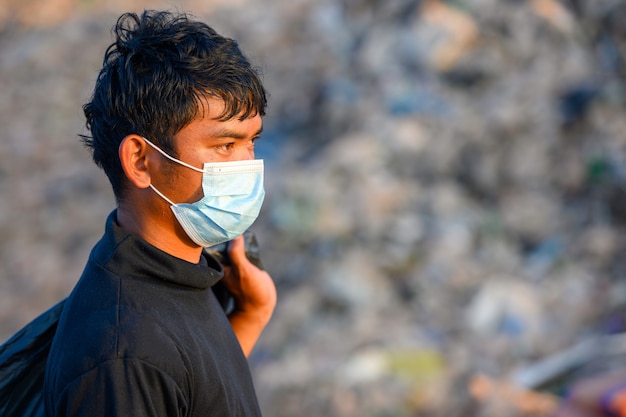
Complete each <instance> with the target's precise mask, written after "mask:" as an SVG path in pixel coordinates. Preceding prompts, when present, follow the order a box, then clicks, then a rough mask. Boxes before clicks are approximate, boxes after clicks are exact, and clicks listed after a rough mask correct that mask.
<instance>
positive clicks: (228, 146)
mask: <svg viewBox="0 0 626 417" xmlns="http://www.w3.org/2000/svg"><path fill="white" fill-rule="evenodd" d="M234 147H235V142H228V143H222V144H221V145H217V146H216V147H215V149H217V150H218V151H222V152H229V151H232V150H233V148H234Z"/></svg>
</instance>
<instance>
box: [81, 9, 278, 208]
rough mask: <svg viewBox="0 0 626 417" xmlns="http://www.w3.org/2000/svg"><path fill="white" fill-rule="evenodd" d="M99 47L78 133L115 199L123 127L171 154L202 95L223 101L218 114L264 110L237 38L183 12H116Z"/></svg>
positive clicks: (198, 110)
mask: <svg viewBox="0 0 626 417" xmlns="http://www.w3.org/2000/svg"><path fill="white" fill-rule="evenodd" d="M113 33H114V35H115V41H114V42H113V43H112V44H111V45H110V46H109V47H108V48H107V50H106V53H105V56H104V63H103V66H102V69H101V71H100V74H99V76H98V79H97V81H96V85H95V88H94V92H93V96H92V98H91V101H90V102H88V103H87V104H85V105H84V106H83V110H84V113H85V117H86V119H87V120H86V126H87V128H88V129H89V130H90V132H91V136H82V140H83V142H84V143H85V144H86V145H87V146H88V147H89V148H91V150H92V155H93V160H94V162H95V163H96V164H97V165H98V166H99V167H101V168H102V169H103V170H104V172H105V173H106V175H107V176H108V178H109V181H110V182H111V185H112V187H113V192H114V194H115V196H116V198H117V199H118V201H119V199H120V198H121V197H122V194H123V190H124V186H125V184H126V181H125V175H124V172H123V170H122V167H121V164H120V160H119V155H118V149H119V146H120V143H121V141H122V139H123V138H124V137H126V136H127V135H129V134H131V133H136V134H138V135H141V136H144V137H146V138H149V139H150V140H151V141H153V142H155V143H156V144H157V146H159V147H161V148H162V149H163V150H165V151H166V152H168V153H171V154H172V155H174V156H176V152H175V149H174V146H173V138H174V136H175V135H176V133H177V132H179V131H180V130H181V129H182V128H184V127H185V126H186V125H187V124H189V123H190V122H191V121H192V120H194V119H195V118H197V117H198V116H199V115H201V114H202V112H203V110H205V109H204V108H203V106H204V105H205V104H204V103H205V102H206V101H205V100H204V99H206V98H209V97H215V98H219V99H222V100H223V101H224V104H225V109H224V112H223V113H222V114H221V115H220V116H219V120H223V121H224V120H229V119H231V118H233V117H238V118H239V119H241V120H243V119H246V118H248V117H252V116H255V115H257V114H259V115H261V116H263V115H265V107H266V105H267V99H266V92H265V89H264V87H263V84H262V82H261V79H260V76H259V72H258V70H257V69H255V68H253V67H252V66H251V65H250V63H249V62H248V60H247V59H246V57H245V56H244V55H243V54H242V52H241V51H240V49H239V46H238V45H237V42H236V41H234V40H232V39H229V38H226V37H223V36H221V35H219V34H218V33H217V32H215V30H213V29H212V28H211V27H209V26H208V25H206V24H204V23H201V22H198V21H194V20H191V19H190V18H189V17H188V16H187V15H186V14H184V13H172V12H165V11H144V12H143V13H142V14H141V16H138V15H137V14H135V13H126V14H123V15H122V16H121V17H120V18H119V19H118V21H117V23H116V25H115V27H114V29H113Z"/></svg>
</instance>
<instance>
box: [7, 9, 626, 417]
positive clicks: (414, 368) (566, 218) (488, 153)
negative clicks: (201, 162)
mask: <svg viewBox="0 0 626 417" xmlns="http://www.w3.org/2000/svg"><path fill="white" fill-rule="evenodd" d="M28 3H29V2H25V4H28ZM64 3H67V2H64ZM75 3H77V4H82V9H81V8H80V7H79V8H78V10H79V11H78V12H77V11H75V10H76V8H74V9H72V10H74V11H73V12H71V13H70V12H68V15H67V16H66V18H65V20H63V22H64V23H63V24H60V23H59V24H52V25H49V26H47V27H41V26H37V25H34V26H36V27H35V28H31V29H29V30H26V29H25V28H26V27H27V26H28V25H27V24H26V23H24V22H21V21H20V20H19V14H15V15H14V16H17V17H14V18H13V20H11V19H9V20H6V21H5V25H4V30H2V31H0V82H2V83H3V85H8V86H9V87H8V91H9V92H8V93H7V94H5V95H3V97H2V98H1V99H0V122H1V123H2V125H3V126H4V127H5V129H3V132H2V133H1V134H2V137H3V140H2V141H1V142H0V158H2V160H3V164H2V166H0V190H2V194H3V195H5V196H7V195H8V196H11V198H10V199H2V202H1V203H0V209H1V210H0V230H1V231H2V232H3V236H6V237H7V238H6V239H5V240H3V241H2V242H0V259H1V260H2V262H3V265H6V266H7V267H6V269H5V270H4V272H3V274H2V275H0V285H1V286H2V287H1V288H2V291H0V298H2V301H0V306H1V307H0V319H1V320H2V322H4V323H10V326H9V327H7V329H6V330H5V332H9V330H10V329H16V328H17V327H19V323H20V322H25V321H27V320H26V317H28V316H29V315H34V313H33V312H34V311H43V309H44V308H45V307H47V306H49V305H51V304H52V303H53V300H55V299H59V298H61V297H62V296H63V295H64V294H65V293H66V292H67V291H68V289H69V288H71V286H72V285H73V283H74V282H75V280H76V278H77V276H78V274H79V273H80V270H81V269H82V266H83V264H84V260H85V259H86V254H87V253H88V251H89V249H90V248H91V245H92V244H93V243H94V242H95V241H96V239H97V238H98V237H99V235H100V233H101V230H102V226H103V222H104V216H106V214H107V213H108V211H110V210H111V208H112V207H113V201H112V196H111V194H110V191H109V190H108V186H107V184H106V182H105V181H106V180H105V179H104V176H103V175H102V174H101V173H99V172H98V171H97V169H96V168H95V167H92V166H91V162H90V161H89V157H88V155H87V153H86V152H85V151H84V150H83V149H81V148H80V145H79V144H78V143H77V142H78V141H77V140H76V139H74V138H75V136H76V133H78V132H79V131H80V125H81V115H80V105H81V104H82V102H83V101H84V99H85V97H87V96H88V94H89V88H90V87H91V85H92V83H93V80H94V79H95V71H96V70H97V68H98V66H99V62H100V59H101V54H102V51H103V50H104V47H105V46H106V45H107V42H109V39H108V38H107V37H106V34H107V33H108V30H109V28H110V26H111V24H112V23H113V21H114V19H115V15H117V14H119V13H118V12H121V11H124V9H119V10H111V7H112V6H109V8H108V9H106V10H105V9H104V7H105V6H103V5H101V4H100V3H103V2H97V1H96V2H90V4H89V5H87V4H83V3H82V2H79V1H77V2H75ZM139 3H141V2H139ZM184 6H185V9H187V10H190V11H192V12H194V13H195V14H196V15H200V16H203V17H206V20H207V22H209V23H210V24H213V26H215V27H216V28H217V29H218V30H219V31H221V32H223V33H225V34H227V35H229V36H232V37H234V38H236V39H238V40H239V42H240V44H241V46H242V47H243V49H244V50H245V51H246V52H247V53H248V55H249V57H250V58H251V59H252V60H253V61H254V62H256V63H257V64H259V66H260V67H261V69H262V71H263V74H264V80H265V83H266V86H267V88H268V90H269V92H270V107H269V113H268V116H267V117H266V119H265V127H264V138H263V140H262V141H260V142H259V146H258V156H259V157H262V158H264V159H265V160H266V169H267V173H266V178H267V180H266V181H267V183H266V188H267V197H266V203H265V206H264V209H263V211H262V215H261V218H260V219H259V221H257V224H255V226H254V229H255V231H256V234H257V236H258V239H259V241H260V244H261V246H262V251H263V252H262V256H263V262H264V264H265V265H266V266H267V268H268V270H269V271H270V272H271V273H272V276H273V277H274V279H275V281H276V283H277V286H278V290H279V304H278V306H277V309H276V312H275V316H274V318H273V321H272V322H271V324H270V325H269V326H268V328H267V329H266V331H265V333H264V334H263V336H262V338H261V340H260V341H259V344H258V346H257V348H256V350H255V352H254V354H253V356H252V358H251V366H252V369H253V372H254V374H255V380H256V385H257V391H258V394H259V398H260V401H261V404H262V408H263V410H264V413H265V414H266V415H268V416H277V417H282V416H285V417H287V416H294V415H298V416H300V417H306V416H319V415H327V416H342V417H344V416H346V417H349V416H400V417H401V416H415V415H420V416H451V415H458V416H470V415H472V416H503V415H507V416H515V415H549V413H550V412H551V410H553V409H554V407H556V403H557V402H558V398H559V397H558V396H559V395H560V394H562V389H563V388H564V387H566V385H567V381H565V382H562V383H561V385H560V386H559V387H557V388H555V389H552V390H534V391H532V392H528V391H527V390H526V389H528V388H535V387H524V386H519V385H517V386H516V385H515V383H516V381H515V378H514V376H515V374H516V372H518V371H519V370H520V369H524V368H526V367H528V366H529V365H531V364H534V363H536V362H537V361H540V360H541V359H544V358H546V357H550V356H551V355H554V354H556V353H558V352H560V351H563V350H565V349H567V348H569V347H571V346H573V345H575V344H576V343H578V342H580V341H584V340H587V339H589V338H593V337H597V336H601V335H607V334H619V333H621V332H623V331H624V316H623V313H622V312H621V311H622V308H623V306H624V304H625V303H626V285H625V283H624V280H623V278H624V275H625V274H626V270H625V268H626V264H625V263H624V262H623V259H624V257H623V256H622V254H623V251H624V248H625V244H626V241H625V240H624V233H623V232H624V226H625V224H626V203H625V202H626V198H625V197H626V187H625V185H626V178H625V175H626V164H625V162H624V157H625V155H626V153H625V151H626V148H625V147H626V134H624V132H626V117H624V109H625V106H624V104H625V101H626V95H625V94H626V90H625V85H624V79H625V78H624V75H625V71H626V32H625V31H624V29H623V24H622V23H623V22H624V19H626V2H624V1H609V0H605V1H602V2H582V1H576V0H563V1H557V0H532V1H530V0H529V1H516V0H506V1H498V0H457V1H443V0H423V1H415V0H395V1H389V2H383V1H373V0H343V1H334V0H317V1H313V0H298V1H288V0H276V1H274V2H271V4H262V3H260V2H252V1H246V0H240V1H237V2H234V3H233V2H223V3H221V2H215V3H213V4H212V5H211V6H206V5H204V6H203V5H202V2H199V1H197V2H194V1H188V2H185V3H184ZM150 7H153V6H150ZM114 12H115V13H114ZM1 17H2V14H1V13H0V18H1ZM7 22H8V23H7ZM31 25H33V24H31ZM96 46H97V47H96ZM91 49H94V51H91ZM87 51H88V52H87ZM33 97H34V98H33ZM70 105H71V106H70ZM68 125H69V126H70V127H69V128H68ZM42 271H46V273H42ZM42 293H46V294H49V295H47V296H45V295H42ZM16 296H17V298H16ZM5 299H6V300H5ZM31 299H34V300H35V301H36V302H33V303H32V304H31V305H30V306H29V307H28V308H26V307H24V303H25V301H27V300H31ZM16 300H17V301H16ZM5 306H6V307H5ZM11 320H13V321H11ZM11 326H12V327H11ZM6 336H7V337H8V334H6ZM572 378H573V377H572ZM494 393H496V394H494Z"/></svg>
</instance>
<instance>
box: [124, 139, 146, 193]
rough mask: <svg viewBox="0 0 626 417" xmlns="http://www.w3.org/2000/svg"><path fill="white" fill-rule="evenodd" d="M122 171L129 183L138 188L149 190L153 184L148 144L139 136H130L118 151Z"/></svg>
mask: <svg viewBox="0 0 626 417" xmlns="http://www.w3.org/2000/svg"><path fill="white" fill-rule="evenodd" d="M118 154H119V158H120V163H121V164H122V169H123V170H124V173H125V174H126V178H128V181H130V183H132V184H133V185H134V186H135V187H137V188H148V187H149V186H150V182H151V176H150V170H149V166H150V158H149V154H150V152H148V144H147V143H146V142H145V141H144V140H143V138H142V137H141V136H139V135H135V134H132V135H128V136H126V137H125V138H124V139H122V142H121V143H120V147H119V150H118Z"/></svg>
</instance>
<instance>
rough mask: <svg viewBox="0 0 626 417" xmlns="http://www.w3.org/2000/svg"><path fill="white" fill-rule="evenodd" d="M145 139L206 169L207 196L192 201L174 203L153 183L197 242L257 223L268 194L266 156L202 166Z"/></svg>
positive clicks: (225, 237) (228, 236) (224, 237)
mask: <svg viewBox="0 0 626 417" xmlns="http://www.w3.org/2000/svg"><path fill="white" fill-rule="evenodd" d="M143 139H144V140H145V141H146V143H147V144H148V145H150V146H152V147H153V148H154V149H156V150H157V151H159V152H160V153H161V154H162V155H163V156H165V157H166V158H168V159H170V160H171V161H174V162H176V163H178V164H180V165H182V166H184V167H187V168H190V169H193V170H194V171H198V172H202V190H203V191H204V197H202V198H201V199H200V200H198V201H196V202H195V203H191V204H190V203H178V204H177V203H174V202H172V201H171V200H170V199H169V198H167V197H166V196H165V195H163V194H162V193H161V192H160V191H159V190H157V189H156V188H155V187H154V186H153V185H152V184H150V188H152V189H153V190H154V192H156V193H157V194H158V195H159V196H161V197H162V198H163V199H164V200H165V201H167V202H168V203H170V208H171V209H172V212H173V213H174V216H176V219H177V220H178V222H179V223H180V225H181V226H182V228H183V230H184V231H185V233H187V235H188V236H189V237H190V238H191V240H193V241H194V242H195V243H196V244H198V245H199V246H203V247H208V246H213V245H217V244H220V243H223V242H226V241H229V240H232V239H234V238H236V237H237V236H239V235H241V234H243V232H245V231H246V230H247V229H248V228H249V227H250V226H251V225H252V223H254V221H255V220H256V218H257V217H258V215H259V212H260V211H261V205H262V204H263V198H264V197H265V190H264V189H263V160H262V159H253V160H244V161H231V162H207V163H205V164H204V167H203V169H200V168H196V167H194V166H193V165H189V164H187V163H185V162H183V161H180V160H178V159H176V158H174V157H172V156H170V155H168V154H167V153H165V152H164V151H163V150H161V149H160V148H158V147H157V146H156V145H154V144H153V143H152V142H150V141H149V140H148V139H146V138H143Z"/></svg>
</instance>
